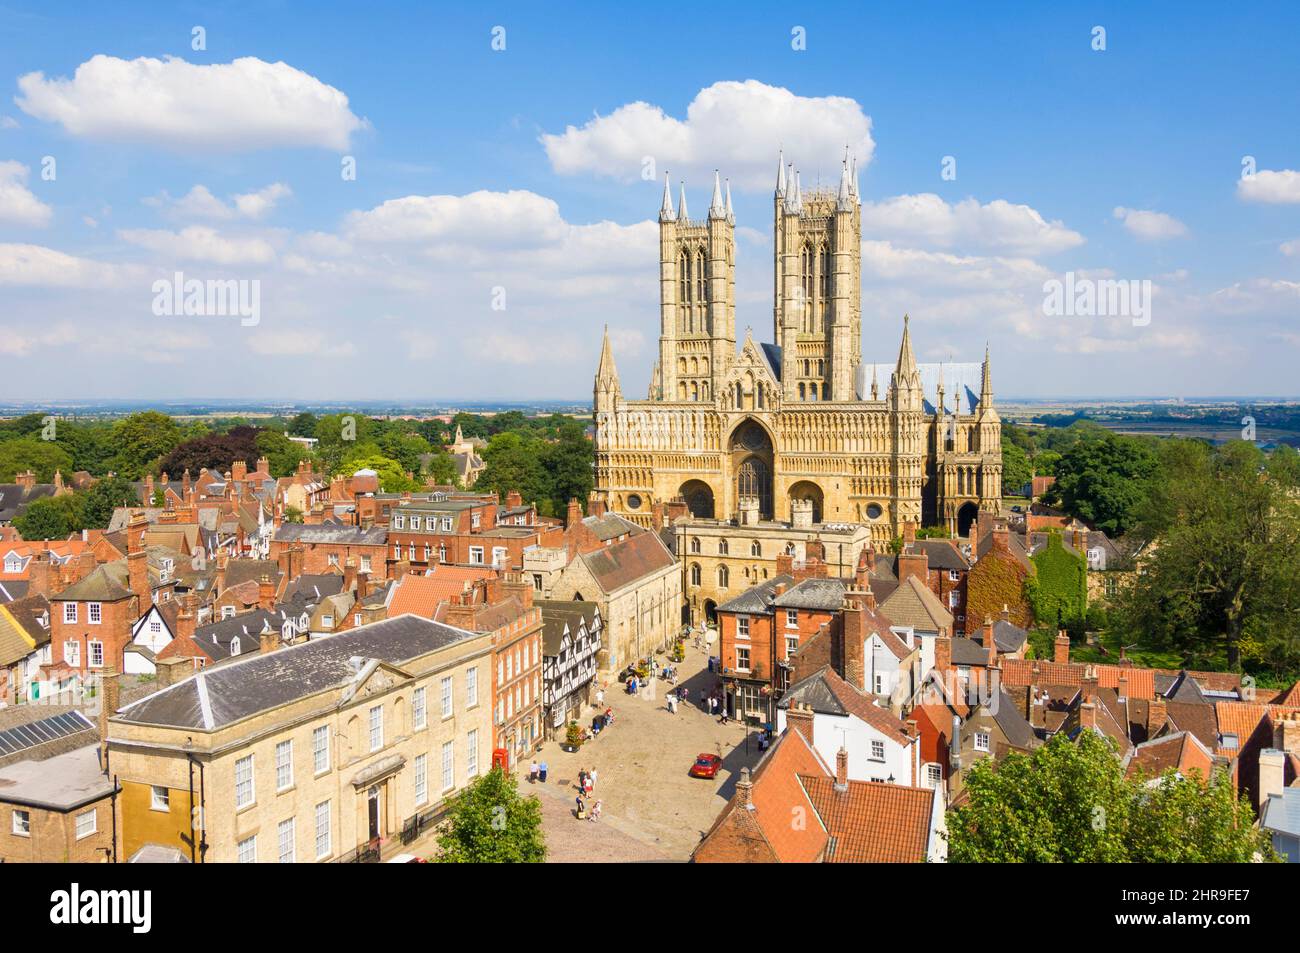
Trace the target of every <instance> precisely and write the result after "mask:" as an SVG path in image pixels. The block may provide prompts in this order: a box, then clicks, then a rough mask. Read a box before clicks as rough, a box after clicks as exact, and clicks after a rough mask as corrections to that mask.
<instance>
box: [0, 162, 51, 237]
mask: <svg viewBox="0 0 1300 953" xmlns="http://www.w3.org/2000/svg"><path fill="white" fill-rule="evenodd" d="M29 171H30V170H29V169H28V168H27V166H25V165H23V164H22V163H21V162H14V161H9V162H0V222H12V223H14V224H15V225H29V226H43V225H48V224H49V223H50V217H51V216H52V215H53V212H52V211H51V209H50V207H49V206H48V205H46V204H45V203H44V202H42V201H41V200H40V199H38V198H37V197H36V196H35V195H33V194H32V192H31V191H30V190H29V189H28V188H27V186H26V185H25V184H24V183H25V182H26V181H27V176H28V173H29Z"/></svg>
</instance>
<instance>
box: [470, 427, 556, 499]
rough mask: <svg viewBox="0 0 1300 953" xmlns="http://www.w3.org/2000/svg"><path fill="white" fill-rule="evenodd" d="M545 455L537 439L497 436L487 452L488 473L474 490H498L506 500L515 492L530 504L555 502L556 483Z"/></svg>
mask: <svg viewBox="0 0 1300 953" xmlns="http://www.w3.org/2000/svg"><path fill="white" fill-rule="evenodd" d="M544 452H545V451H544V445H543V444H542V443H541V442H540V441H539V440H537V439H536V438H535V437H530V436H526V435H524V434H520V433H500V434H497V435H496V436H495V437H493V438H492V439H491V440H490V441H488V445H487V446H486V447H485V448H484V450H483V463H484V469H483V472H482V473H481V474H479V478H478V482H477V483H475V484H474V489H475V490H481V491H488V490H496V491H497V493H498V494H499V495H500V496H501V497H502V498H503V499H504V498H505V495H506V494H507V493H509V492H510V491H511V490H518V491H519V493H520V495H522V496H523V498H524V499H525V500H528V501H541V500H549V499H551V498H552V493H553V491H554V482H553V480H552V479H551V477H550V475H549V474H548V473H547V471H546V468H545V467H544V466H543V464H542V454H543V453H544ZM566 502H567V500H566Z"/></svg>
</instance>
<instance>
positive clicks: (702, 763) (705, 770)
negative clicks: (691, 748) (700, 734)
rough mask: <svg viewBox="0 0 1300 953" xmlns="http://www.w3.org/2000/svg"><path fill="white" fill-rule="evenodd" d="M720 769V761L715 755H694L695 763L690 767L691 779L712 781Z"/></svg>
mask: <svg viewBox="0 0 1300 953" xmlns="http://www.w3.org/2000/svg"><path fill="white" fill-rule="evenodd" d="M721 769H722V759H721V758H720V757H718V756H717V755H716V754H700V755H696V756H695V763H694V764H693V765H691V777H693V778H707V779H713V778H716V777H717V776H718V771H720V770H721Z"/></svg>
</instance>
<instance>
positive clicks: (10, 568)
mask: <svg viewBox="0 0 1300 953" xmlns="http://www.w3.org/2000/svg"><path fill="white" fill-rule="evenodd" d="M22 571H23V561H22V559H21V558H19V557H18V556H16V555H14V554H13V553H10V554H9V555H8V556H6V557H5V572H22Z"/></svg>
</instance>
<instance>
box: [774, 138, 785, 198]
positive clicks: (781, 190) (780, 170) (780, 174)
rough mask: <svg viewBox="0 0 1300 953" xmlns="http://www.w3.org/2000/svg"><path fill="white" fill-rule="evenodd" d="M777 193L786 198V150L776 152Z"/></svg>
mask: <svg viewBox="0 0 1300 953" xmlns="http://www.w3.org/2000/svg"><path fill="white" fill-rule="evenodd" d="M776 194H777V195H778V196H779V197H781V198H785V150H784V149H782V150H781V151H779V152H777V154H776Z"/></svg>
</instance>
